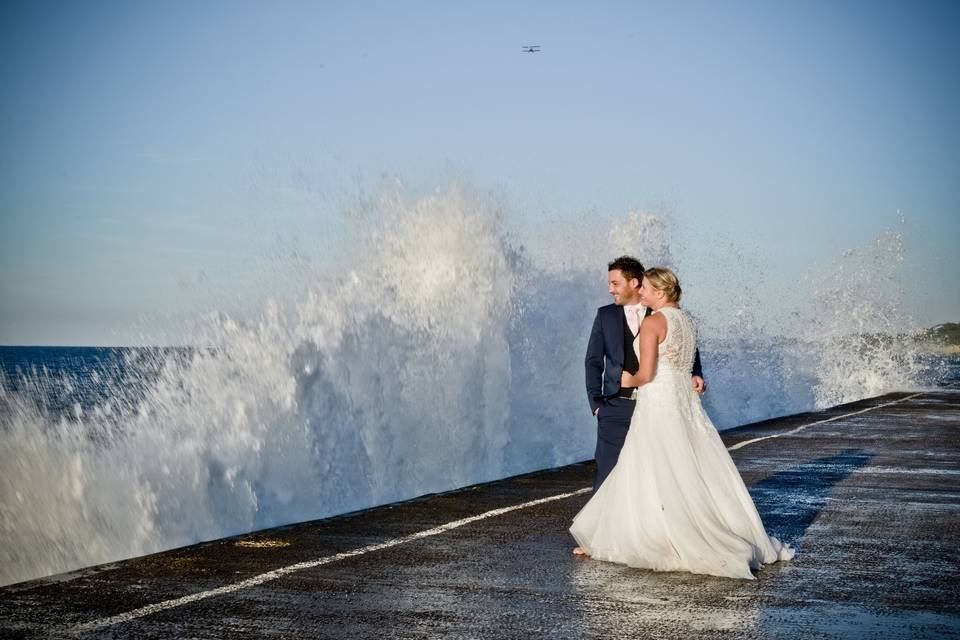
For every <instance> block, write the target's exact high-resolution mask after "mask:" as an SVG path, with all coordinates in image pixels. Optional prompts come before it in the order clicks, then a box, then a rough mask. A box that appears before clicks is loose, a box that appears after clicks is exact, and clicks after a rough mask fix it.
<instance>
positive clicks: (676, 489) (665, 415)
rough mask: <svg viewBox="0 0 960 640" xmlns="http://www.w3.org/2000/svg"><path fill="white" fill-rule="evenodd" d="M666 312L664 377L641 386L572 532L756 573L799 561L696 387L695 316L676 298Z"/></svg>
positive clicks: (613, 552)
mask: <svg viewBox="0 0 960 640" xmlns="http://www.w3.org/2000/svg"><path fill="white" fill-rule="evenodd" d="M657 313H661V314H663V316H664V318H665V319H666V321H667V336H666V338H665V339H664V341H663V342H662V343H660V346H659V358H658V362H657V372H656V376H655V377H654V379H653V380H652V381H651V382H649V383H647V384H645V385H643V386H641V387H640V388H639V389H638V391H637V406H636V409H635V410H634V413H633V418H632V420H631V422H630V430H629V431H628V432H627V437H626V440H625V441H624V444H623V449H622V450H621V452H620V457H619V459H618V462H617V465H616V466H615V467H614V468H613V471H611V472H610V475H609V476H607V479H606V480H605V481H604V482H603V484H602V485H600V488H599V489H598V490H597V492H596V493H595V494H594V495H593V497H592V498H591V499H590V501H589V502H587V504H586V505H585V506H584V507H583V509H581V510H580V512H579V513H578V514H577V516H576V517H575V518H574V520H573V526H571V527H570V532H571V533H572V534H573V537H574V538H575V539H576V540H577V543H578V544H579V545H580V546H581V547H582V548H583V549H584V550H585V551H586V552H587V553H588V554H590V556H592V557H593V558H595V559H597V560H607V561H610V562H619V563H623V564H626V565H630V566H632V567H641V568H647V569H654V570H657V571H690V572H693V573H703V574H709V575H715V576H724V577H730V578H745V579H753V574H752V572H751V569H758V568H759V567H760V566H761V564H766V563H769V562H775V561H777V560H789V559H791V558H792V557H793V554H794V550H793V549H792V548H790V547H789V546H788V545H784V544H782V543H781V542H780V541H779V540H777V539H776V538H773V537H770V536H768V535H767V533H766V531H765V530H764V528H763V523H762V522H761V521H760V515H759V514H758V513H757V509H756V507H755V506H754V504H753V500H752V499H751V498H750V494H749V493H748V492H747V488H746V486H745V485H744V484H743V480H742V479H741V477H740V473H739V471H737V468H736V466H734V464H733V460H732V459H731V458H730V454H729V453H728V452H727V449H726V447H725V446H724V444H723V441H722V440H720V436H719V434H718V433H717V430H716V428H714V426H713V423H712V422H711V421H710V418H709V417H707V414H706V413H705V412H704V410H703V407H702V406H701V404H700V397H699V396H698V395H697V394H696V392H695V391H694V390H693V388H692V385H691V383H690V369H691V367H692V365H693V356H694V349H695V345H696V329H695V327H694V325H693V323H692V321H691V320H690V317H689V316H688V315H687V314H686V313H684V312H683V311H681V310H680V309H676V308H673V307H663V308H661V309H660V311H658V312H657ZM634 348H635V349H636V348H637V343H636V342H635V343H634ZM638 357H639V356H638Z"/></svg>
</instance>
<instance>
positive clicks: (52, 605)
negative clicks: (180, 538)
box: [0, 391, 960, 639]
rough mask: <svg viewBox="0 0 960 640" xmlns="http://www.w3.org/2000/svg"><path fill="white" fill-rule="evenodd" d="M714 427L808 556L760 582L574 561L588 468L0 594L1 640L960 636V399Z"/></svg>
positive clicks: (888, 401)
mask: <svg viewBox="0 0 960 640" xmlns="http://www.w3.org/2000/svg"><path fill="white" fill-rule="evenodd" d="M722 435H723V439H724V441H725V442H726V443H727V445H728V446H729V447H731V449H732V451H731V455H732V456H733V458H734V460H735V461H736V463H737V466H738V468H739V469H740V471H741V473H742V474H743V477H744V479H745V481H746V482H747V485H748V486H749V487H750V491H751V493H752V494H753V496H754V499H755V501H756V502H757V507H758V509H759V511H760V515H761V517H762V518H763V520H764V523H765V524H766V526H767V529H768V531H769V532H770V533H771V534H773V535H776V536H778V537H780V538H781V539H783V540H785V541H787V542H790V543H792V544H794V545H795V546H796V547H797V549H798V552H797V557H796V558H795V559H794V560H793V561H792V562H789V563H779V564H774V565H769V566H767V567H764V568H763V569H761V570H760V571H759V572H758V573H757V575H756V578H757V579H756V580H753V581H747V580H730V579H724V578H714V577H708V576H698V575H693V574H684V573H656V572H651V571H644V570H639V569H631V568H628V567H623V566H619V565H613V564H608V563H603V562H597V561H592V560H589V559H584V558H577V557H574V556H572V555H571V554H570V548H571V546H572V544H573V541H572V539H571V538H570V536H569V534H568V533H567V527H568V526H569V524H570V520H571V519H572V518H573V516H574V514H576V512H577V511H578V510H579V509H580V507H581V506H582V505H583V504H584V502H586V500H587V498H588V494H587V493H585V492H583V491H582V490H583V489H584V488H585V487H588V486H589V485H590V484H591V482H592V476H593V465H592V463H583V464H575V465H571V466H567V467H561V468H557V469H551V470H547V471H540V472H536V473H532V474H527V475H524V476H519V477H515V478H509V479H506V480H500V481H497V482H493V483H489V484H484V485H478V486H473V487H468V488H464V489H460V490H457V491H453V492H449V493H445V494H438V495H431V496H425V497H422V498H418V499H416V500H411V501H409V502H403V503H398V504H394V505H389V506H385V507H379V508H376V509H372V510H369V511H365V512H361V513H356V514H349V515H345V516H339V517H336V518H331V519H326V520H320V521H314V522H307V523H302V524H297V525H291V526H287V527H282V528H278V529H272V530H270V531H264V532H260V533H256V534H249V535H245V536H239V537H235V538H228V539H223V540H217V541H214V542H209V543H204V544H200V545H195V546H191V547H186V548H183V549H178V550H174V551H168V552H164V553H159V554H155V555H151V556H146V557H143V558H137V559H133V560H128V561H124V562H118V563H114V564H110V565H104V566H101V567H95V568H91V569H86V570H82V571H77V572H73V573H69V574H63V575H60V576H54V577H50V578H45V579H42V580H35V581H31V582H25V583H20V584H17V585H11V586H8V587H4V588H0V637H4V638H13V637H16V638H21V637H22V638H49V637H91V638H97V637H103V638H371V637H377V638H434V637H444V638H530V637H551V638H643V637H650V638H687V637H697V638H720V637H723V638H904V639H906V638H911V639H913V638H945V637H956V638H960V571H958V568H960V550H958V549H960V483H958V480H960V438H958V435H960V392H957V391H937V392H924V393H921V394H919V395H916V394H906V393H900V394H890V395H887V396H883V397H881V398H874V399H870V400H864V401H860V402H856V403H852V404H848V405H844V406H841V407H836V408H833V409H830V410H827V411H822V412H817V413H809V414H803V415H799V416H791V417H789V418H781V419H776V420H769V421H765V422H762V423H758V424H755V425H749V426H746V427H740V428H738V429H734V430H730V431H725V432H724V433H723V434H722ZM565 494H573V495H565ZM537 501H541V502H537ZM529 503H534V504H529ZM519 505H527V506H523V507H521V508H514V509H512V510H506V511H504V512H501V511H497V510H503V509H504V508H505V507H518V506H519ZM491 511H493V513H490V512H491ZM471 518H473V519H471ZM338 554H339V555H338ZM298 565H299V566H298ZM214 590H216V591H214Z"/></svg>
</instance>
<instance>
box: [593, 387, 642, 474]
mask: <svg viewBox="0 0 960 640" xmlns="http://www.w3.org/2000/svg"><path fill="white" fill-rule="evenodd" d="M636 405H637V402H636V400H628V399H627V398H607V399H605V400H602V401H601V402H600V412H599V413H598V414H597V451H596V453H595V454H594V458H596V461H597V477H596V479H595V480H594V482H593V490H594V492H596V490H597V489H599V488H600V485H601V484H603V481H604V480H606V478H607V476H608V475H610V472H611V471H613V468H614V467H615V466H616V465H617V459H618V458H619V457H620V450H621V449H623V441H624V440H625V439H626V437H627V430H628V429H629V428H630V420H631V418H633V409H634V407H635V406H636Z"/></svg>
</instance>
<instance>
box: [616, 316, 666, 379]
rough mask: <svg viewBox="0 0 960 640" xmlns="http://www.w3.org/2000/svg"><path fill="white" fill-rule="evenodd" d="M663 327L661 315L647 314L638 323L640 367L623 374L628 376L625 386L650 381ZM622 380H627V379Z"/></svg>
mask: <svg viewBox="0 0 960 640" xmlns="http://www.w3.org/2000/svg"><path fill="white" fill-rule="evenodd" d="M661 325H663V326H661ZM665 328H666V326H665V320H664V319H663V316H661V315H652V316H647V317H646V318H644V319H643V322H641V323H640V338H639V339H640V369H639V371H637V373H636V374H635V375H630V374H626V375H625V376H624V378H629V384H627V385H625V386H629V387H639V386H640V385H643V384H646V383H648V382H650V381H651V380H653V377H654V376H655V375H657V357H658V356H659V351H660V349H659V346H660V334H661V333H662V329H665ZM623 382H627V380H624V381H623ZM623 382H621V384H623Z"/></svg>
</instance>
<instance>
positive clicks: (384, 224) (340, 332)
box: [0, 183, 916, 583]
mask: <svg viewBox="0 0 960 640" xmlns="http://www.w3.org/2000/svg"><path fill="white" fill-rule="evenodd" d="M351 224H352V227H351V229H352V232H351V235H350V238H349V239H348V240H347V242H346V245H345V248H344V255H347V256H349V257H350V266H349V268H346V269H341V270H336V271H329V272H320V271H316V270H314V271H310V270H309V269H300V270H299V271H298V273H299V274H301V275H300V277H302V278H305V279H307V282H304V283H303V287H302V289H303V290H304V291H305V292H304V293H303V294H302V295H296V296H293V297H291V298H290V299H276V300H272V301H269V302H267V303H265V304H264V305H263V306H262V310H261V312H260V313H259V316H258V317H257V318H256V319H255V320H253V321H241V320H239V319H237V318H235V317H231V316H230V315H228V314H225V313H219V314H215V315H213V316H210V317H206V318H203V319H201V321H200V322H199V326H198V327H197V328H196V330H195V332H194V344H197V345H202V348H198V349H194V350H192V351H189V352H176V353H170V352H161V351H155V352H149V353H148V354H147V355H144V354H143V353H140V354H139V355H137V356H136V357H138V358H140V359H141V361H140V362H130V363H128V364H129V369H130V371H132V372H133V373H131V375H130V377H128V378H126V379H121V380H120V381H119V382H116V383H114V384H115V388H113V389H112V390H110V391H109V392H108V393H106V394H105V397H106V398H107V399H106V400H102V401H98V402H97V403H95V405H94V406H92V407H83V406H80V405H77V406H76V407H74V408H73V409H72V410H71V411H70V412H68V414H67V415H62V414H56V413H55V412H52V411H51V410H49V408H47V407H44V406H43V404H42V402H41V401H40V400H39V398H42V397H44V393H45V391H44V389H43V388H41V387H42V386H43V384H44V380H43V376H34V378H32V379H23V380H19V381H18V383H17V385H16V387H17V389H18V390H17V391H14V390H13V387H14V385H12V384H11V383H10V381H9V380H0V439H2V447H0V466H2V468H3V469H4V473H3V474H2V475H0V583H11V582H16V581H20V580H25V579H29V578H33V577H37V576H42V575H47V574H51V573H56V572H62V571H66V570H69V569H73V568H78V567H83V566H89V565H92V564H97V563H102V562H106V561H110V560H115V559H119V558H124V557H130V556H136V555H142V554H145V553H150V552H154V551H158V550H161V549H165V548H171V547H176V546H180V545H186V544H190V543H193V542H196V541H199V540H204V539H211V538H219V537H222V536H226V535H232V534H236V533H240V532H245V531H250V530H255V529H261V528H265V527H269V526H273V525H278V524H283V523H288V522H295V521H303V520H309V519H313V518H319V517H323V516H327V515H331V514H336V513H342V512H345V511H349V510H353V509H358V508H362V507H367V506H372V505H376V504H382V503H385V502H390V501H394V500H399V499H403V498H408V497H412V496H416V495H420V494H423V493H427V492H433V491H440V490H446V489H451V488H454V487H458V486H464V485H467V484H471V483H475V482H481V481H485V480H491V479H494V478H500V477H504V476H507V475H511V474H515V473H520V472H523V471H530V470H534V469H539V468H546V467H551V466H556V465H561V464H566V463H570V462H574V461H577V460H583V459H586V458H589V457H590V455H591V453H592V451H593V445H594V439H595V430H594V426H593V422H592V420H591V419H590V417H589V411H588V408H587V399H586V395H585V392H584V391H582V389H583V369H582V363H583V348H584V345H585V344H586V337H587V334H588V332H589V329H590V323H591V322H592V314H593V309H592V308H591V305H599V304H605V303H606V302H607V300H606V299H605V295H604V291H605V287H604V278H605V275H606V274H605V262H606V261H607V260H608V259H609V258H610V257H613V256H616V255H619V254H622V253H631V254H634V255H637V256H640V257H641V258H642V259H643V260H644V261H645V262H647V263H649V264H656V263H660V264H674V256H673V255H672V251H671V246H672V243H671V237H670V236H671V229H670V220H669V218H667V217H664V216H657V215H652V214H649V213H644V212H637V211H634V212H629V213H628V214H626V215H623V216H611V217H610V219H609V220H608V221H607V223H606V226H605V230H603V231H600V232H597V233H590V232H585V231H584V228H585V227H584V225H582V224H580V223H579V222H578V221H577V220H572V221H567V222H557V223H555V224H549V225H544V226H543V227H542V228H541V229H540V230H538V232H537V234H536V237H531V238H530V239H529V241H528V242H526V243H524V242H522V241H521V240H520V239H518V237H517V236H516V234H515V233H512V232H511V231H510V230H509V228H508V225H507V224H506V222H505V219H504V209H503V207H502V206H501V205H500V204H498V203H497V202H496V201H495V200H494V199H492V198H489V197H487V196H484V195H483V194H477V193H474V192H472V191H471V190H470V189H469V188H467V187H465V186H463V185H456V184H455V185H453V186H451V187H450V188H448V189H445V190H439V191H437V192H435V193H433V194H430V195H427V196H425V197H421V198H416V197H413V196H411V195H410V194H409V193H408V192H407V191H406V190H405V189H404V188H403V186H402V185H400V184H399V183H394V184H391V185H389V186H387V187H385V188H383V189H382V190H380V191H379V192H377V193H376V194H375V195H374V196H373V197H371V198H370V199H369V200H366V201H362V202H360V203H359V205H358V206H357V208H356V210H355V211H353V212H352V216H351ZM603 227H604V225H603V224H598V222H597V221H596V219H594V220H593V221H592V222H591V225H590V228H603ZM884 238H886V239H885V240H883V241H882V242H880V243H879V244H878V245H877V247H876V249H875V253H871V252H867V253H865V254H863V253H858V252H854V253H852V254H850V255H848V256H844V257H842V258H841V259H840V261H839V262H838V264H839V265H840V267H842V268H839V269H838V266H837V265H830V268H829V270H830V271H831V272H834V273H836V274H837V277H836V279H834V280H830V279H823V280H822V281H821V284H822V285H823V286H824V287H825V288H824V289H823V291H824V293H823V296H822V298H823V300H824V301H828V302H829V301H836V302H832V303H831V304H828V305H827V308H828V309H829V308H836V307H837V306H838V305H840V306H843V308H845V309H847V310H848V312H847V313H845V314H839V315H835V316H834V315H829V314H826V315H824V314H822V313H818V314H817V315H816V318H818V321H819V322H820V324H819V325H816V326H817V327H818V329H817V330H816V331H813V332H811V333H809V334H807V335H803V336H801V337H799V338H796V337H795V338H790V339H786V338H784V337H782V336H781V335H779V334H777V333H775V332H771V331H769V330H768V328H766V327H764V326H763V324H762V322H760V321H759V320H757V319H756V318H754V317H752V316H750V315H749V314H746V315H744V314H740V315H738V314H733V315H732V316H729V318H728V316H727V315H724V316H723V317H724V318H728V319H729V322H730V324H728V325H727V326H726V327H725V328H722V329H721V330H717V331H715V332H713V335H712V336H707V337H706V339H705V342H704V344H703V351H704V359H705V363H706V366H707V370H708V375H709V379H710V384H711V392H710V394H708V396H707V406H708V410H709V411H710V412H711V415H713V417H714V419H715V421H716V422H717V424H718V425H721V426H729V425H733V424H741V423H744V422H748V421H751V420H756V419H761V418H766V417H771V416H774V415H780V414H785V413H791V412H795V411H799V410H806V409H811V408H814V407H815V406H824V405H825V404H831V403H835V402H842V401H847V400H852V399H855V398H858V397H864V396H867V395H875V394H877V393H882V392H883V391H886V390H889V389H891V388H894V387H912V386H915V385H916V380H915V379H914V377H912V376H913V375H914V370H913V369H912V368H911V367H910V366H904V362H903V360H902V359H900V358H899V356H895V355H890V349H889V345H886V344H879V343H878V344H877V345H876V348H874V343H873V342H870V341H869V340H867V341H866V342H864V341H863V340H861V338H858V337H857V336H861V335H863V332H864V331H870V332H879V331H889V330H891V329H895V328H897V327H899V326H900V325H898V324H897V322H898V319H899V318H900V316H899V315H898V314H897V313H896V311H892V312H890V313H887V312H886V311H884V310H885V309H887V308H888V307H891V308H893V309H895V304H896V299H895V297H894V299H888V298H886V297H883V296H880V297H877V296H876V295H873V293H872V292H873V289H870V288H869V287H866V286H865V284H866V283H867V281H870V278H869V277H868V275H863V277H862V278H861V277H860V275H859V274H860V273H861V272H860V271H857V269H861V270H864V273H865V274H873V275H876V274H877V273H878V269H882V268H883V267H887V266H890V267H891V268H892V266H893V265H895V264H897V263H899V260H900V259H899V258H898V259H896V260H892V259H890V255H891V252H892V254H893V255H894V256H897V255H902V254H901V253H898V252H902V248H901V247H900V245H899V244H898V243H896V242H894V241H893V239H891V238H889V237H888V236H884ZM847 265H848V266H847ZM674 266H679V271H680V274H681V277H682V276H683V265H675V264H674ZM880 273H882V274H887V273H888V271H881V272H880ZM884 277H886V276H884ZM890 277H891V278H893V277H894V276H893V275H891V276H890ZM831 283H835V286H834V284H831ZM293 289H295V288H293ZM878 305H879V306H880V307H883V309H879V308H878ZM871 310H872V311H871ZM693 311H694V312H695V313H697V314H699V315H702V316H708V317H709V316H711V315H715V311H714V310H710V309H694V310H693ZM871 313H872V314H873V315H872V316H871ZM878 314H879V315H880V317H881V318H886V324H884V323H883V322H881V323H880V324H876V325H868V324H866V321H867V319H868V318H872V319H873V320H876V316H877V315H878ZM851 339H852V340H861V342H860V343H858V344H860V345H861V347H856V348H851V347H850V343H849V340H851ZM864 345H866V346H864ZM868 346H869V347H870V348H867V347H868ZM851 351H852V355H851ZM131 357H134V356H131ZM888 361H889V362H890V363H895V365H896V366H895V365H894V364H892V365H889V366H888ZM852 371H865V372H869V376H868V378H865V379H863V380H859V381H857V382H850V381H849V380H848V379H847V377H849V374H850V373H851V372H852ZM137 372H140V373H139V374H137ZM848 382H849V384H848ZM131 386H133V387H138V391H137V393H135V394H130V393H128V392H125V390H126V389H129V388H131Z"/></svg>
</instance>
